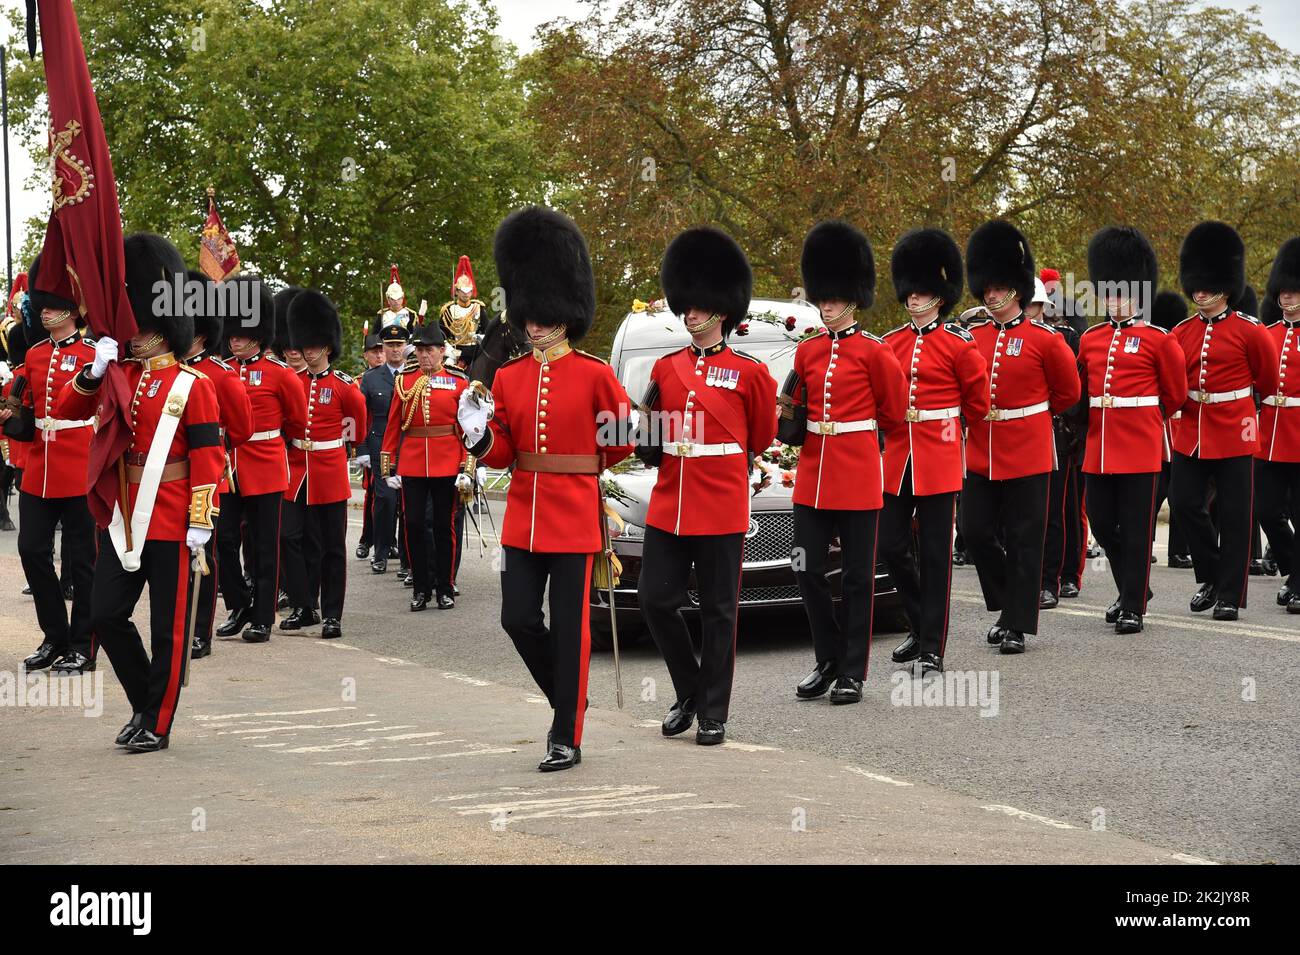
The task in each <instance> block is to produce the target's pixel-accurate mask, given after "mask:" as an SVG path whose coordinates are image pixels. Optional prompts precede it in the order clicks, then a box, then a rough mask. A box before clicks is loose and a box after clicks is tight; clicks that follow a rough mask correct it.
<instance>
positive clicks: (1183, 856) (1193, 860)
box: [1169, 852, 1219, 865]
mask: <svg viewBox="0 0 1300 955" xmlns="http://www.w3.org/2000/svg"><path fill="white" fill-rule="evenodd" d="M1169 858H1171V859H1177V860H1178V861H1179V862H1183V863H1186V864H1187V865H1218V864H1219V863H1217V862H1211V861H1210V860H1209V859H1202V858H1201V857H1200V856H1189V855H1188V854H1187V853H1185V852H1175V853H1174V854H1173V855H1171V856H1170V857H1169Z"/></svg>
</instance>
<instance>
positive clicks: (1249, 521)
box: [1220, 460, 1295, 607]
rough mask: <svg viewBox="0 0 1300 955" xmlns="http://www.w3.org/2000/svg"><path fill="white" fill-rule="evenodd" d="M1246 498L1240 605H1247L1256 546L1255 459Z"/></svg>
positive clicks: (1251, 463) (1238, 601) (1251, 468)
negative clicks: (1251, 560) (1244, 549)
mask: <svg viewBox="0 0 1300 955" xmlns="http://www.w3.org/2000/svg"><path fill="white" fill-rule="evenodd" d="M1246 500H1247V501H1249V502H1250V506H1249V507H1248V508H1246V570H1245V573H1244V574H1243V575H1242V578H1241V596H1240V597H1238V598H1237V606H1238V607H1245V606H1246V594H1247V592H1249V590H1250V552H1251V551H1252V550H1253V549H1254V547H1255V462H1254V461H1253V460H1252V461H1251V462H1250V495H1249V496H1248V497H1247V498H1246ZM1292 506H1293V507H1294V506H1295V505H1294V504H1293V505H1292ZM1220 537H1222V535H1220ZM1261 556H1263V555H1261Z"/></svg>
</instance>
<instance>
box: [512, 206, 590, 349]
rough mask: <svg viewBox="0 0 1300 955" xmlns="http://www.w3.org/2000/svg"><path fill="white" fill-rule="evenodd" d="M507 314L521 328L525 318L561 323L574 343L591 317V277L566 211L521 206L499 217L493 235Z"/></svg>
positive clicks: (582, 241) (579, 235)
mask: <svg viewBox="0 0 1300 955" xmlns="http://www.w3.org/2000/svg"><path fill="white" fill-rule="evenodd" d="M492 254H493V255H494V256H495V257H496V263H497V276H498V277H499V278H500V280H501V287H502V288H503V289H504V290H505V296H506V318H507V319H508V320H509V322H510V324H511V325H513V326H514V327H515V328H516V329H519V330H520V331H522V330H523V329H524V327H525V326H526V325H527V323H528V322H535V323H536V324H538V325H544V326H547V327H548V328H554V327H556V326H558V325H563V326H564V327H565V328H566V329H567V330H568V337H569V341H571V342H577V341H578V340H579V339H581V338H582V336H584V335H586V334H587V332H588V331H590V329H591V323H592V321H593V320H594V319H595V317H596V277H595V275H594V274H593V273H592V271H591V255H590V254H589V253H588V252H587V240H586V239H584V238H583V237H582V233H581V232H580V231H579V230H578V227H577V225H576V224H575V223H574V221H573V220H572V219H570V218H569V217H568V216H566V215H563V214H561V213H559V212H556V211H555V210H554V209H547V208H546V207H544V206H525V207H524V208H522V209H517V210H515V211H514V212H512V213H510V215H508V216H506V217H505V219H504V220H502V222H501V225H499V226H498V227H497V232H496V236H495V237H494V238H493V240H492Z"/></svg>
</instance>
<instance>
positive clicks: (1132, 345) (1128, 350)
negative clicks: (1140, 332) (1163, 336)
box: [1124, 338, 1142, 355]
mask: <svg viewBox="0 0 1300 955" xmlns="http://www.w3.org/2000/svg"><path fill="white" fill-rule="evenodd" d="M1141 344H1142V339H1140V338H1126V339H1124V354H1126V355H1136V354H1137V353H1138V346H1139V345H1141Z"/></svg>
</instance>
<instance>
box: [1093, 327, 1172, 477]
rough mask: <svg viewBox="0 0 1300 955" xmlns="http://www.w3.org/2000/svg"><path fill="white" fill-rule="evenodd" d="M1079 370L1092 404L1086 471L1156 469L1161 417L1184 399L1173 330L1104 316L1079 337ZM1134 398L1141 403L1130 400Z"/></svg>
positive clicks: (1160, 453)
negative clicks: (1169, 331)
mask: <svg viewBox="0 0 1300 955" xmlns="http://www.w3.org/2000/svg"><path fill="white" fill-rule="evenodd" d="M1079 376H1080V377H1081V378H1082V380H1083V383H1084V387H1085V391H1086V392H1087V395H1088V404H1089V406H1090V407H1089V409H1088V443H1087V445H1086V448H1085V451H1084V458H1083V470H1084V472H1085V473H1087V474H1147V473H1153V472H1156V471H1159V470H1160V468H1161V465H1162V464H1163V462H1164V451H1165V448H1164V444H1165V417H1166V415H1170V414H1173V413H1174V412H1175V411H1177V410H1178V409H1179V408H1181V407H1182V406H1183V402H1185V401H1186V400H1187V378H1186V375H1185V374H1184V373H1183V353H1182V349H1180V348H1179V347H1178V343H1177V342H1176V341H1174V338H1173V336H1172V335H1170V334H1169V333H1168V332H1166V331H1165V330H1164V329H1163V328H1160V327H1159V326H1156V325H1150V324H1147V323H1145V322H1138V321H1135V320H1134V319H1131V318H1129V319H1124V320H1122V321H1119V322H1115V321H1111V320H1109V319H1108V320H1106V321H1104V322H1101V323H1100V324H1098V325H1094V326H1092V328H1090V329H1088V330H1087V331H1086V332H1084V333H1083V335H1082V337H1081V338H1080V340H1079ZM1132 399H1139V400H1141V401H1142V402H1143V403H1142V404H1139V405H1134V404H1132V403H1131V402H1132ZM1147 402H1150V403H1149V404H1148V403H1147ZM1157 402H1158V403H1157Z"/></svg>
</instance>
